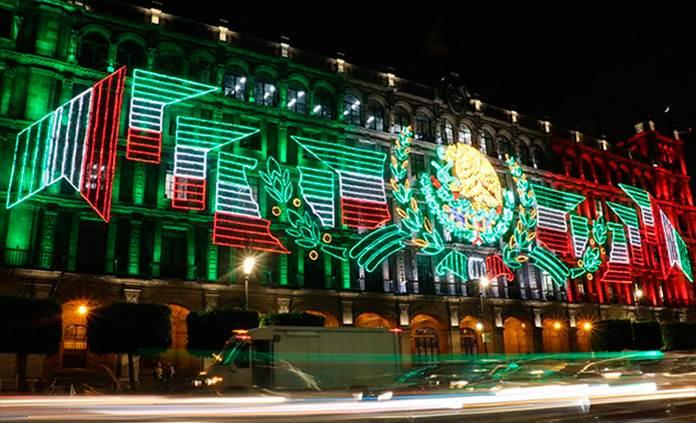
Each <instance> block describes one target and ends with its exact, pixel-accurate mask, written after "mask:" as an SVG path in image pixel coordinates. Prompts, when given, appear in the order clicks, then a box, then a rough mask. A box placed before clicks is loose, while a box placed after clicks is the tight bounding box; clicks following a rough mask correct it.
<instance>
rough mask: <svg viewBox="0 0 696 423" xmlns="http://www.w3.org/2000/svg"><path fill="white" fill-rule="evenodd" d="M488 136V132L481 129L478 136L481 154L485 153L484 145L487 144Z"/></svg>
mask: <svg viewBox="0 0 696 423" xmlns="http://www.w3.org/2000/svg"><path fill="white" fill-rule="evenodd" d="M489 137H490V135H488V132H486V131H481V136H480V137H479V151H481V152H482V153H483V154H486V147H487V146H488V138H489Z"/></svg>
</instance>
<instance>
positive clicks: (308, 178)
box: [297, 166, 336, 228]
mask: <svg viewBox="0 0 696 423" xmlns="http://www.w3.org/2000/svg"><path fill="white" fill-rule="evenodd" d="M297 169H298V170H299V171H300V191H301V192H302V198H303V199H304V200H305V202H306V203H307V204H308V205H309V207H310V208H311V209H312V212H313V213H314V215H315V216H317V217H318V218H319V221H320V222H321V225H322V226H324V227H328V228H333V227H334V226H335V225H336V220H335V217H334V209H335V205H334V189H335V183H334V174H333V172H329V171H326V170H321V169H313V168H309V167H303V166H300V167H298V168H297Z"/></svg>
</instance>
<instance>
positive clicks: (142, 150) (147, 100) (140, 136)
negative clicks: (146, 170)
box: [126, 69, 217, 163]
mask: <svg viewBox="0 0 696 423" xmlns="http://www.w3.org/2000/svg"><path fill="white" fill-rule="evenodd" d="M216 90H217V88H216V87H213V86H211V85H205V84H200V83H198V82H193V81H188V80H185V79H181V78H174V77H171V76H166V75H161V74H159V73H155V72H149V71H145V70H142V69H136V70H135V72H134V73H133V93H132V97H131V101H130V114H129V116H128V138H127V141H126V158H127V159H128V160H134V161H138V162H145V163H159V162H160V159H161V155H162V121H163V113H164V108H165V107H167V106H170V105H172V104H175V103H178V102H180V101H184V100H189V99H191V98H194V97H199V96H202V95H205V94H208V93H210V92H213V91H216Z"/></svg>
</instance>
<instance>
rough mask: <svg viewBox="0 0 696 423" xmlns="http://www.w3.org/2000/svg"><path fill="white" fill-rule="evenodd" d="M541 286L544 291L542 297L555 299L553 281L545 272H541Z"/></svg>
mask: <svg viewBox="0 0 696 423" xmlns="http://www.w3.org/2000/svg"><path fill="white" fill-rule="evenodd" d="M541 286H542V289H543V290H544V296H546V298H554V297H555V295H554V292H553V279H551V275H549V274H548V273H546V272H541Z"/></svg>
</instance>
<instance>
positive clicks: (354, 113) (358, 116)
mask: <svg viewBox="0 0 696 423" xmlns="http://www.w3.org/2000/svg"><path fill="white" fill-rule="evenodd" d="M343 117H344V119H345V121H346V123H349V124H351V125H361V124H362V107H361V106H360V100H358V98H357V97H356V96H354V95H353V94H346V95H345V96H344V97H343Z"/></svg>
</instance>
